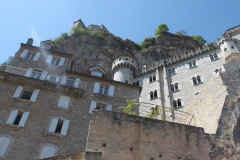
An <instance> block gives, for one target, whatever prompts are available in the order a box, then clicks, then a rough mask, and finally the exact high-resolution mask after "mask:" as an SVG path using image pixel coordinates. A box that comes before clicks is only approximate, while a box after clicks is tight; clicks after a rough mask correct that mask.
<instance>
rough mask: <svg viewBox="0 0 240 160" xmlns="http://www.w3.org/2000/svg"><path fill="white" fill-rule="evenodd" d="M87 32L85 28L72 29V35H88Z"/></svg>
mask: <svg viewBox="0 0 240 160" xmlns="http://www.w3.org/2000/svg"><path fill="white" fill-rule="evenodd" d="M86 32H87V31H86V30H85V29H84V28H79V27H74V26H73V27H72V29H71V31H70V34H82V33H86Z"/></svg>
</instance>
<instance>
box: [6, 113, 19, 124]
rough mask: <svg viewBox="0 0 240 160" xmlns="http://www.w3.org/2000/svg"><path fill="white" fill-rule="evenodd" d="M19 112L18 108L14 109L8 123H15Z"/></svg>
mask: <svg viewBox="0 0 240 160" xmlns="http://www.w3.org/2000/svg"><path fill="white" fill-rule="evenodd" d="M17 114H18V110H12V112H11V114H10V115H9V117H8V120H7V124H13V122H14V121H15V119H16V117H17Z"/></svg>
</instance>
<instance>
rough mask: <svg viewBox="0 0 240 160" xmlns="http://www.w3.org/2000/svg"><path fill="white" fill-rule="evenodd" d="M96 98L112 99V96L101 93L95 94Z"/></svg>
mask: <svg viewBox="0 0 240 160" xmlns="http://www.w3.org/2000/svg"><path fill="white" fill-rule="evenodd" d="M94 96H96V97H105V98H108V99H110V98H112V97H111V96H109V95H107V94H101V93H94Z"/></svg>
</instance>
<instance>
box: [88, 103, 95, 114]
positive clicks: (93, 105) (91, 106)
mask: <svg viewBox="0 0 240 160" xmlns="http://www.w3.org/2000/svg"><path fill="white" fill-rule="evenodd" d="M94 108H96V102H94V101H91V104H90V108H89V113H90V114H92V110H93V109H94Z"/></svg>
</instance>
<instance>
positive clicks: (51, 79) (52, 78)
mask: <svg viewBox="0 0 240 160" xmlns="http://www.w3.org/2000/svg"><path fill="white" fill-rule="evenodd" d="M56 79H57V77H54V76H51V77H50V79H49V81H50V82H56Z"/></svg>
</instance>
